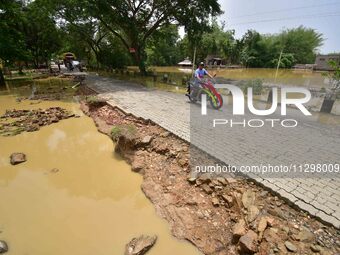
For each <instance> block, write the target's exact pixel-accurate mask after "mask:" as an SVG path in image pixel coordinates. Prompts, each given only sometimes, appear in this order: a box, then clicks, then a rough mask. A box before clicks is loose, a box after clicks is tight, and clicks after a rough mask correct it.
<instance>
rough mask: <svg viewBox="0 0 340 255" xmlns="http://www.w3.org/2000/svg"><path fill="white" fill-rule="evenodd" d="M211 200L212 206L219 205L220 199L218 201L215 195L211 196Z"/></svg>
mask: <svg viewBox="0 0 340 255" xmlns="http://www.w3.org/2000/svg"><path fill="white" fill-rule="evenodd" d="M211 202H212V204H213V205H214V206H219V205H220V201H218V199H217V198H216V197H213V198H212V199H211Z"/></svg>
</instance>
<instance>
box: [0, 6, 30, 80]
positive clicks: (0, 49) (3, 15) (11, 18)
mask: <svg viewBox="0 0 340 255" xmlns="http://www.w3.org/2000/svg"><path fill="white" fill-rule="evenodd" d="M23 8H24V6H23V4H22V2H21V1H18V0H3V1H0V59H2V60H3V62H4V63H6V65H12V64H14V63H15V62H16V61H27V60H28V58H29V53H28V51H27V50H26V44H25V35H24V34H23V33H22V27H23V24H24V22H25V19H24V17H23ZM0 76H1V77H0V80H2V85H4V77H3V72H2V70H1V71H0Z"/></svg>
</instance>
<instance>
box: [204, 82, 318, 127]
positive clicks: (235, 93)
mask: <svg viewBox="0 0 340 255" xmlns="http://www.w3.org/2000/svg"><path fill="white" fill-rule="evenodd" d="M215 87H216V88H219V89H228V90H229V91H230V93H231V95H232V99H233V109H232V110H233V115H238V116H242V115H245V95H244V93H243V91H242V90H241V89H240V88H239V87H237V86H235V85H231V84H217V85H216V86H215ZM280 92H281V113H280V114H281V116H287V105H294V106H295V107H296V108H297V109H299V110H300V111H301V112H302V113H303V114H304V115H305V116H311V115H312V114H311V113H310V112H309V111H308V110H307V108H306V107H305V106H304V104H305V103H308V102H309V101H310V99H311V97H312V96H311V93H310V91H309V90H308V89H306V88H301V87H283V88H281V89H280ZM289 93H295V94H296V93H298V94H302V95H303V97H301V98H289V97H288V94H289ZM272 95H273V100H272V105H271V107H270V108H269V109H264V110H260V109H256V108H255V106H254V104H253V88H251V87H249V88H248V89H247V106H248V110H249V111H250V112H251V113H252V114H253V115H256V116H268V115H271V114H273V113H275V112H276V110H277V107H278V99H279V93H278V88H272ZM201 114H202V115H207V96H206V94H202V104H201ZM277 122H279V123H280V124H281V126H283V127H296V126H297V125H298V122H297V120H295V119H283V120H281V119H250V120H246V119H243V120H242V121H235V120H233V119H230V120H228V119H213V127H216V126H217V125H227V124H229V125H230V127H233V126H235V125H241V126H243V127H246V126H248V127H252V128H259V127H262V126H264V125H265V123H270V124H271V126H272V127H274V126H275V123H277Z"/></svg>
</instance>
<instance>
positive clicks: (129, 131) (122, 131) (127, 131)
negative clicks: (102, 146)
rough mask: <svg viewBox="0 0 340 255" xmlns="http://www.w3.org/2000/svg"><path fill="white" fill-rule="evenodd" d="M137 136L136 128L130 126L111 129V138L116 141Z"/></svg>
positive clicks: (115, 126)
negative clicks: (122, 137) (120, 138)
mask: <svg viewBox="0 0 340 255" xmlns="http://www.w3.org/2000/svg"><path fill="white" fill-rule="evenodd" d="M136 134H137V128H136V127H135V126H134V125H132V124H120V125H114V126H112V129H111V138H112V139H113V140H117V139H118V138H119V137H120V136H125V137H127V138H130V139H132V138H134V137H135V135H136Z"/></svg>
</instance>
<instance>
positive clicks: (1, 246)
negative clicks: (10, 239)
mask: <svg viewBox="0 0 340 255" xmlns="http://www.w3.org/2000/svg"><path fill="white" fill-rule="evenodd" d="M7 251H8V245H7V243H6V242H5V241H2V240H0V253H5V252H7Z"/></svg>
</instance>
